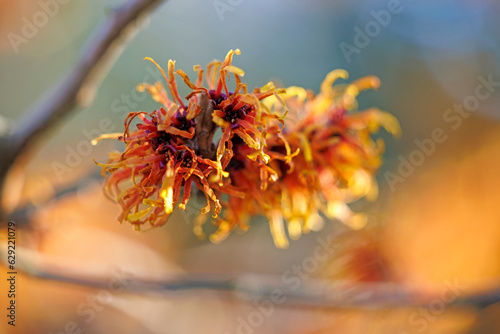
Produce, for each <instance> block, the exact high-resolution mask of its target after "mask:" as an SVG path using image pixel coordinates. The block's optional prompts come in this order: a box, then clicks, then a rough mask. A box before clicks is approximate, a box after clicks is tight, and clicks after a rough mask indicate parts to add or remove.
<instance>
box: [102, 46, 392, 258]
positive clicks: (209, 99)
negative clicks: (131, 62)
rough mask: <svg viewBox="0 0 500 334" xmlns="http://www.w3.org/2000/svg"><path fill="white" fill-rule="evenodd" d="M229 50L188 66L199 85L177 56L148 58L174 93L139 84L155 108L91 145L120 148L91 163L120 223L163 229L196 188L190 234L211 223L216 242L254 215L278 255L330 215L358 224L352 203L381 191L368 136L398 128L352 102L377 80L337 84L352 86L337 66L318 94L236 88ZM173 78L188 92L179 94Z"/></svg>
mask: <svg viewBox="0 0 500 334" xmlns="http://www.w3.org/2000/svg"><path fill="white" fill-rule="evenodd" d="M235 54H240V51H239V50H235V51H233V50H230V51H229V52H228V54H227V55H226V57H225V60H224V61H223V62H219V61H213V62H211V63H210V64H209V65H208V66H207V67H206V70H205V69H202V68H201V66H199V65H196V66H194V68H193V69H194V71H195V72H196V73H197V78H196V80H194V81H191V79H190V78H189V76H188V75H187V74H186V73H185V72H183V71H182V70H177V71H176V70H175V62H174V61H172V60H170V61H169V63H168V70H167V73H165V72H164V71H163V69H162V68H161V67H160V66H159V65H158V64H156V62H154V61H153V60H152V59H150V58H147V59H148V60H150V61H152V62H154V63H155V64H156V65H157V67H158V68H159V70H160V71H161V73H162V74H163V76H164V78H165V81H166V83H167V87H168V91H169V92H170V96H171V97H169V94H168V93H167V90H166V89H165V88H164V86H163V85H162V84H161V83H160V82H157V83H155V84H154V85H151V84H141V85H139V86H138V89H139V90H142V91H144V90H146V91H148V92H149V93H150V94H151V96H152V97H153V99H154V100H155V101H156V102H158V103H159V104H160V105H161V107H160V108H159V109H158V110H154V111H153V112H151V113H146V112H133V113H130V114H129V115H128V117H127V118H126V120H125V129H124V132H123V134H108V135H103V136H101V138H98V139H103V138H116V139H118V140H119V141H122V142H123V143H124V144H125V149H124V151H123V152H122V153H120V152H112V153H110V154H109V160H108V161H107V162H106V163H97V164H98V165H99V166H101V167H102V168H103V174H104V175H105V176H106V177H107V179H106V182H105V192H106V194H107V196H108V197H109V198H111V199H112V200H114V201H116V202H118V203H119V204H120V206H121V207H122V213H121V215H120V217H119V220H120V221H121V222H123V221H127V222H130V223H131V224H133V225H134V226H135V227H136V228H137V229H139V228H140V227H141V226H142V225H144V224H147V225H148V226H160V225H163V224H164V223H165V222H166V221H167V219H168V217H169V216H170V214H171V213H172V212H173V210H174V208H175V207H176V206H178V207H179V208H180V209H185V208H186V205H187V203H188V201H189V198H190V195H191V193H192V192H193V191H195V190H194V189H196V191H199V192H201V193H203V194H204V195H205V197H206V199H207V205H206V206H205V207H204V208H203V209H202V210H201V212H200V215H199V217H198V218H197V219H196V220H195V221H194V222H193V231H194V233H195V234H196V235H198V236H199V237H204V236H205V233H204V229H203V227H202V226H203V224H204V223H205V222H206V221H209V220H211V222H212V224H213V225H215V227H216V230H215V232H213V233H212V234H210V240H211V241H212V242H220V241H222V240H224V239H225V238H227V236H228V235H229V234H230V233H231V232H232V231H233V230H235V229H240V230H247V229H248V228H249V226H250V222H251V219H252V218H253V217H255V216H257V215H260V216H264V217H266V218H267V219H268V221H269V224H270V230H271V234H272V236H273V239H274V242H275V245H276V246H277V247H279V248H286V247H287V246H288V237H290V238H291V239H297V238H299V237H300V236H301V235H302V234H303V233H308V232H309V231H314V230H318V229H320V228H321V227H322V225H323V223H324V222H323V221H324V218H325V217H326V218H329V219H339V220H340V221H342V222H344V223H345V224H347V225H349V226H351V227H353V228H362V227H363V226H364V224H365V223H366V218H365V217H364V216H363V215H362V214H356V213H353V212H352V211H351V210H350V209H349V206H348V203H350V202H352V201H355V200H357V199H359V198H362V197H367V198H369V199H370V198H374V197H375V196H376V194H377V186H376V181H375V177H374V175H375V172H376V171H377V169H378V168H379V167H380V165H381V155H382V153H383V142H382V141H381V140H377V141H375V140H374V139H372V134H373V133H375V132H376V131H378V129H379V127H384V128H385V129H386V130H388V131H389V132H390V133H393V134H395V135H398V134H399V131H400V130H399V125H398V122H397V120H396V119H395V118H394V117H393V116H391V115H390V114H388V113H386V112H383V111H380V110H378V109H375V108H372V109H368V110H363V111H358V106H357V101H356V98H357V95H358V94H359V93H360V92H361V91H363V90H366V89H373V88H378V86H379V80H378V79H377V78H376V77H373V76H369V77H365V78H361V79H358V80H356V81H354V82H352V83H350V84H341V85H334V82H335V81H336V80H337V79H339V78H342V79H347V73H346V72H345V71H342V70H336V71H332V72H331V73H329V74H328V75H327V76H326V78H325V80H324V81H323V83H322V85H321V90H320V93H319V94H318V95H314V93H312V91H310V90H306V89H304V88H301V87H289V88H287V89H286V90H285V89H277V88H276V87H274V85H273V84H272V83H268V84H266V85H264V86H263V87H261V88H255V89H254V90H253V91H249V90H248V89H247V86H246V84H244V83H243V82H242V81H241V78H242V77H243V76H244V71H243V70H242V69H240V68H238V67H235V66H234V65H232V60H233V56H234V55H235ZM175 75H178V76H179V77H180V78H182V80H183V81H184V83H185V84H186V85H187V87H188V88H189V89H190V90H191V92H190V93H189V94H188V95H187V96H186V97H185V98H184V99H183V98H181V97H180V96H179V93H178V90H177V82H176V78H175ZM233 80H234V83H233V85H232V88H229V87H228V82H230V81H233ZM204 81H206V86H205V85H204ZM135 121H138V123H137V124H136V125H135V128H136V129H134V130H132V124H133V122H135ZM216 138H218V140H214V139H216ZM193 184H194V185H195V187H194V189H192V188H193ZM209 212H212V215H208V213H209ZM221 212H222V214H220V213H221ZM219 214H220V215H219ZM210 217H212V218H210Z"/></svg>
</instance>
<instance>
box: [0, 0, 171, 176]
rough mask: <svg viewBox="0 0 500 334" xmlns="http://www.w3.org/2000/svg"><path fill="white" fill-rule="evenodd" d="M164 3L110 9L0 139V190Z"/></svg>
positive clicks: (154, 0)
mask: <svg viewBox="0 0 500 334" xmlns="http://www.w3.org/2000/svg"><path fill="white" fill-rule="evenodd" d="M162 1H164V0H130V1H128V2H127V3H126V4H124V5H123V6H121V7H119V8H116V9H113V10H111V11H110V12H109V14H108V17H107V18H106V19H105V20H104V22H103V23H102V24H101V25H99V26H98V27H97V28H96V30H95V32H94V37H93V39H92V40H91V41H90V42H89V43H88V44H87V46H86V47H85V48H84V49H83V50H82V51H81V53H80V57H79V59H78V60H77V62H76V63H75V65H74V67H73V68H71V69H70V70H69V72H68V74H67V75H66V76H65V77H64V78H63V79H62V80H60V81H59V83H58V84H56V86H55V87H54V88H53V89H52V90H51V92H50V93H49V94H48V95H47V96H48V97H47V98H46V99H44V100H43V101H41V102H38V103H36V104H35V105H34V106H33V107H32V108H31V110H29V111H28V112H27V113H25V115H24V117H22V118H21V119H20V120H19V121H18V122H16V126H15V127H14V130H13V132H12V133H11V135H10V136H7V137H4V138H0V153H1V155H2V159H0V160H1V162H0V186H2V185H3V183H4V182H3V181H4V179H5V177H6V176H7V173H8V171H9V169H10V168H11V167H12V165H13V164H14V162H15V161H16V160H17V159H18V158H19V157H20V156H22V155H23V154H25V153H26V152H27V151H28V150H29V149H30V148H31V147H32V146H33V144H34V143H36V142H37V141H38V139H39V138H40V135H42V134H44V133H46V132H47V131H48V130H49V129H51V128H52V127H53V125H55V124H57V123H58V121H60V120H61V118H62V117H63V116H66V115H67V114H68V113H69V112H70V111H72V110H73V109H75V108H76V107H82V106H88V105H89V104H90V103H91V102H92V101H93V99H94V96H95V93H96V91H97V88H98V87H99V85H100V83H101V82H102V80H103V79H104V78H105V76H106V75H107V73H108V72H109V70H110V68H111V67H112V65H113V64H114V62H115V61H116V59H117V58H118V57H119V55H120V54H121V52H122V51H123V49H124V46H125V45H126V43H127V42H128V41H130V39H131V38H132V37H133V36H134V34H135V32H136V31H137V30H138V28H140V21H141V19H143V18H144V17H145V15H146V14H147V13H149V12H150V11H152V10H153V9H154V8H155V7H156V6H158V5H159V4H160V3H161V2H162Z"/></svg>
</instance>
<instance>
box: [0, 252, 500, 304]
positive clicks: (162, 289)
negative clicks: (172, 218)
mask: <svg viewBox="0 0 500 334" xmlns="http://www.w3.org/2000/svg"><path fill="white" fill-rule="evenodd" d="M20 252H22V253H23V261H22V263H21V264H20V266H19V268H18V271H19V272H24V273H25V274H28V275H30V276H33V277H37V278H41V279H49V280H53V281H58V282H61V283H67V284H77V285H79V286H88V287H93V288H98V289H106V288H108V287H109V285H110V282H111V281H113V279H112V278H111V277H106V275H104V274H103V273H100V272H96V271H95V270H89V269H87V270H86V269H82V268H81V267H80V266H78V267H77V266H72V265H70V264H68V263H67V262H66V261H61V260H58V259H56V258H52V257H51V256H49V255H40V254H38V253H37V252H36V251H32V250H29V249H26V248H21V249H20ZM2 258H7V257H6V256H3V257H2ZM127 277H128V278H127V284H126V288H125V289H124V290H123V292H124V293H141V294H144V293H154V294H164V295H165V294H172V293H175V292H182V291H194V290H211V291H219V292H221V293H226V294H227V295H226V296H227V297H228V298H235V299H239V300H241V301H243V302H245V301H252V300H255V299H258V300H271V301H272V300H275V299H279V300H280V302H279V304H283V306H290V307H320V308H325V309H394V308H400V307H419V306H426V305H430V304H432V303H433V302H435V301H442V300H443V293H442V292H440V293H436V292H430V291H426V290H423V289H416V288H409V287H404V286H401V285H398V284H395V283H391V282H373V283H359V282H351V281H348V280H334V281H332V280H328V279H307V280H306V281H302V282H301V284H300V285H299V286H293V287H290V286H287V285H286V284H285V283H284V280H283V277H282V276H279V275H265V274H256V273H240V274H204V273H201V274H194V273H182V274H175V275H172V276H170V277H166V278H157V277H144V276H142V277H141V276H137V275H136V274H134V273H132V272H130V273H127ZM448 283H449V285H450V286H456V288H457V289H460V286H459V284H456V283H457V282H448ZM276 296H279V297H276ZM447 299H448V300H446V302H443V305H445V306H447V307H466V308H467V307H472V308H483V307H487V306H489V305H491V304H494V303H497V302H499V301H500V287H498V286H497V287H494V288H493V289H490V290H484V291H476V292H472V293H468V294H457V295H456V297H453V298H447Z"/></svg>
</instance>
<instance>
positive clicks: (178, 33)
mask: <svg viewBox="0 0 500 334" xmlns="http://www.w3.org/2000/svg"><path fill="white" fill-rule="evenodd" d="M50 2H51V1H49V0H46V1H44V0H39V1H38V0H37V1H35V0H18V1H6V0H1V1H0V36H2V38H0V100H1V101H2V106H1V107H0V116H1V119H0V130H1V131H2V133H6V132H7V133H8V131H9V129H10V128H11V125H12V124H13V123H15V122H16V120H18V119H19V118H20V117H21V116H22V115H23V114H24V113H25V112H26V111H27V110H29V109H30V108H32V107H33V106H36V105H37V103H39V102H37V101H40V98H43V96H44V94H46V93H47V92H48V91H49V90H50V87H52V86H53V85H54V84H56V83H57V82H58V80H59V79H60V78H61V76H62V75H64V74H65V73H67V72H68V71H71V67H72V65H73V64H74V62H75V60H76V58H77V55H78V54H79V50H80V49H81V48H82V47H83V46H84V45H86V43H88V41H89V38H90V37H91V36H93V34H96V33H98V32H96V31H95V28H96V27H97V25H98V24H99V22H100V21H101V20H103V19H104V18H105V16H106V13H107V12H108V11H109V9H110V8H112V7H113V6H116V5H119V4H122V3H123V2H124V1H118V0H116V1H111V0H105V1H96V0H88V1H77V0H73V1H67V2H66V3H64V4H62V2H64V1H61V3H59V2H56V4H57V6H55V7H50V8H52V9H50V8H49V9H47V8H48V7H46V4H47V3H50ZM52 3H54V2H52ZM41 12H42V13H43V12H46V13H49V14H51V15H45V17H48V19H47V20H46V21H43V20H41V18H43V16H44V15H43V14H40V13H41ZM499 15H500V4H499V3H498V2H496V1H493V0H491V1H487V0H482V1H481V0H478V1H465V0H461V1H460V0H456V1H451V0H450V1H444V0H443V1H411V0H401V1H395V0H388V1H385V0H384V1H379V0H373V1H368V0H366V1H361V0H356V1H349V2H345V1H320V0H313V1H307V2H306V1H298V0H288V1H285V0H276V1H262V0H254V1H245V0H241V1H229V0H215V1H212V0H210V1H202V0H193V1H180V0H170V1H166V2H165V3H164V4H163V5H161V6H160V7H159V8H158V9H157V10H156V11H155V12H154V13H153V14H152V15H151V17H150V19H149V20H148V22H146V24H145V27H144V28H143V29H142V30H141V31H140V32H139V33H138V35H137V36H136V37H135V39H133V41H132V42H131V43H130V44H129V45H128V46H127V47H126V49H125V50H124V52H123V54H122V55H121V57H120V58H119V59H118V61H117V62H116V64H115V65H114V66H113V68H112V69H111V71H110V73H109V75H108V76H107V77H106V79H105V80H104V81H103V83H102V85H101V86H100V88H99V90H98V93H97V97H96V100H95V101H94V103H93V104H92V105H91V106H90V107H88V108H80V109H79V110H75V111H74V112H73V113H72V114H71V115H70V116H69V117H67V118H64V119H61V121H60V124H58V126H57V128H54V129H53V130H51V132H50V133H49V134H48V135H47V136H46V137H45V138H44V140H43V141H40V143H38V149H37V150H36V152H34V154H33V155H32V156H31V157H30V159H29V161H28V162H27V164H26V166H25V169H24V171H23V173H21V174H20V175H10V176H9V180H8V182H7V185H6V188H5V190H4V191H5V192H6V194H7V197H6V198H5V199H4V203H3V206H4V207H5V208H10V209H12V208H14V207H16V206H20V205H22V206H28V208H29V214H28V217H29V224H28V223H23V224H21V225H22V226H19V227H18V243H19V245H20V246H21V247H23V249H22V251H18V261H24V262H23V263H24V265H25V266H27V267H28V268H29V267H30V266H34V265H35V264H34V263H35V262H36V261H38V260H37V259H38V258H37V257H35V255H34V254H38V256H41V258H40V261H42V260H43V261H46V262H43V263H49V264H52V265H53V266H55V265H60V264H64V265H65V266H67V267H66V268H67V269H68V270H72V269H78V270H79V271H80V272H85V273H89V274H92V273H95V274H97V275H102V276H105V277H109V278H110V280H113V279H114V278H116V276H117V275H118V276H120V277H121V276H126V277H139V278H141V277H143V278H164V277H169V275H172V274H180V273H231V274H237V275H243V276H244V275H247V274H248V273H261V274H270V275H278V276H277V277H283V275H285V276H286V275H288V274H289V270H290V268H293V266H294V265H295V266H301V265H302V264H305V262H304V261H305V259H308V258H310V257H311V256H313V254H314V250H315V248H316V247H317V246H318V240H328V242H329V243H331V244H332V249H333V251H332V252H331V254H330V257H329V258H328V259H327V260H324V261H319V262H318V263H317V264H318V265H317V268H315V269H314V270H310V271H308V272H307V275H306V276H307V277H305V278H304V279H302V278H301V279H300V282H301V284H302V283H303V284H305V283H304V282H306V281H308V280H310V279H312V278H321V279H327V280H331V281H332V282H335V281H337V280H348V281H352V282H355V283H359V284H364V283H367V282H393V283H395V284H398V285H399V286H403V287H408V288H411V289H414V288H416V289H419V290H421V291H426V292H429V293H436V294H437V295H441V296H445V295H447V296H456V297H460V296H463V295H466V294H469V293H475V292H476V291H482V290H483V289H488V288H491V287H495V286H498V284H499V283H500V210H499V205H500V196H499V195H498V189H499V187H500V172H499V170H500V169H499V168H500V124H499V122H500V109H499V106H500V69H499V61H500V47H499V45H498V43H499V41H500V36H499V35H500V24H499V23H498V22H499V20H498V18H499V17H500V16H499ZM36 20H39V21H36ZM40 20H41V21H40ZM36 22H38V23H37V25H36V26H34V25H33V23H36ZM29 25H32V26H33V27H34V29H31V30H30V28H29V27H28V26H29ZM235 48H239V49H240V50H241V52H242V55H241V56H236V57H235V59H234V64H235V65H236V66H238V67H241V68H243V69H244V70H245V72H246V75H245V81H246V82H247V84H248V86H249V87H255V86H262V85H264V84H265V83H267V82H268V81H269V80H272V81H274V82H276V83H278V84H281V85H283V86H285V87H286V86H291V85H299V86H303V87H308V88H311V89H313V90H315V91H316V92H317V91H318V90H319V85H320V83H321V81H322V80H323V78H324V76H325V75H326V73H328V72H329V71H330V70H332V69H335V68H343V69H346V70H347V71H348V72H349V73H350V78H351V79H356V78H359V77H361V76H365V75H369V74H374V75H377V76H378V77H379V78H380V79H381V82H382V86H381V88H380V89H379V90H378V91H369V92H365V93H363V94H362V95H361V96H360V109H363V108H368V107H372V106H377V107H379V108H381V109H382V110H386V111H389V112H390V113H392V114H393V115H395V116H396V117H397V118H398V119H399V121H400V123H401V127H402V129H403V136H402V138H400V139H399V140H396V139H393V138H391V137H390V136H388V135H386V134H385V133H381V134H380V136H381V137H382V138H384V139H385V140H386V153H385V155H384V159H385V164H384V166H383V168H382V169H381V170H380V172H379V174H378V181H379V186H380V196H379V199H378V200H376V201H375V202H372V203H367V202H364V201H360V202H358V203H354V204H353V205H352V208H353V209H354V210H356V211H364V212H366V213H368V215H369V223H368V225H367V227H366V228H365V229H364V230H362V231H350V230H349V229H347V228H346V227H344V226H342V225H341V223H339V222H336V221H333V222H329V223H328V224H326V226H325V228H324V229H323V230H322V231H321V232H316V233H311V234H309V235H306V236H304V237H302V238H301V239H300V240H298V241H293V242H292V243H291V245H290V248H289V249H287V250H278V249H275V247H274V245H273V242H272V239H271V236H270V233H269V231H268V225H267V223H266V222H265V221H262V220H259V219H256V220H255V222H254V224H253V226H252V228H251V229H250V230H249V231H248V232H247V233H245V234H233V235H231V236H230V237H229V238H228V239H227V240H226V241H224V242H223V243H221V244H219V245H214V244H210V243H209V242H208V241H200V240H198V239H196V238H195V237H194V236H193V235H192V233H191V229H192V221H191V220H192V217H193V215H192V214H190V211H189V210H192V212H194V211H195V210H196V209H199V206H200V205H202V204H200V203H198V204H197V203H196V200H193V201H192V203H191V207H190V208H189V209H188V212H187V213H179V212H176V213H175V214H174V216H173V217H172V218H171V219H170V220H169V222H168V224H167V225H166V226H164V227H162V228H160V229H156V230H153V231H148V232H141V233H138V232H134V231H132V229H131V227H130V226H128V225H120V224H118V223H117V221H116V217H117V216H118V214H119V208H118V206H117V205H115V204H113V203H111V202H110V201H108V200H106V199H104V197H103V196H102V192H101V183H102V179H101V178H100V176H99V173H100V171H99V168H98V167H97V166H95V164H94V162H93V161H92V159H95V160H97V161H103V160H105V159H106V154H107V152H108V151H110V150H112V149H113V148H115V147H118V146H115V143H113V142H112V141H103V142H101V143H100V144H99V145H97V146H92V147H90V146H89V145H88V142H89V138H90V139H91V138H94V137H96V136H98V135H99V134H101V133H103V132H119V131H121V130H122V124H123V119H124V117H125V116H126V114H127V113H128V112H131V111H137V110H144V111H148V112H149V111H151V110H153V109H154V108H155V107H156V103H155V102H154V101H152V100H151V99H150V98H149V97H147V96H146V95H144V94H138V93H136V92H135V86H136V85H137V84H138V83H140V82H144V81H146V82H150V83H153V82H154V81H155V80H156V79H157V78H158V73H157V71H156V70H155V69H154V68H153V67H152V66H151V65H150V64H149V63H148V62H146V61H143V58H144V57H152V58H153V59H155V60H156V61H157V62H158V63H159V64H161V65H163V66H164V67H166V64H167V62H168V60H169V59H174V60H177V63H176V66H177V68H182V69H183V70H184V71H185V72H186V73H188V74H191V73H192V72H191V67H192V65H194V64H200V65H202V66H204V65H206V64H207V63H208V62H210V61H211V60H213V59H223V57H224V56H225V54H226V53H227V51H228V50H229V49H235ZM155 76H156V77H155ZM179 86H180V87H181V95H182V94H184V93H186V92H187V91H186V90H183V89H184V88H183V85H182V84H179ZM110 124H111V125H110ZM61 192H62V193H63V195H60V196H57V197H55V196H54V194H58V193H61ZM197 205H198V207H197ZM192 212H191V213H192ZM4 232H5V231H4ZM2 269H5V270H4V271H6V268H5V267H2ZM117 273H118V274H117ZM287 273H288V274H287ZM127 275H128V276H127ZM295 277H296V276H295ZM288 278H290V277H288ZM125 281H126V280H125ZM1 282H2V283H1V288H2V291H1V295H2V300H4V299H3V298H4V295H5V293H4V291H7V286H6V285H5V280H4V279H3V278H2V280H1ZM285 283H286V282H285ZM332 284H333V283H332ZM285 286H286V285H285ZM18 291H19V296H18V300H17V305H18V318H17V324H16V328H15V330H13V329H12V327H11V326H8V325H7V324H6V321H5V318H4V315H3V314H2V318H3V319H4V320H2V322H1V323H0V331H3V332H5V333H33V332H37V333H63V332H66V333H72V332H73V330H75V328H79V329H81V330H82V333H107V332H121V333H196V332H204V333H337V332H338V333H398V334H402V333H492V332H496V331H500V323H499V321H498V315H499V314H500V305H498V304H493V305H488V306H487V307H481V308H477V307H450V308H446V309H445V310H444V309H442V308H440V307H441V306H440V305H443V303H444V304H446V299H444V300H441V303H439V300H438V302H436V303H434V304H427V305H419V306H415V307H404V308H396V307H393V308H377V307H375V308H371V309H369V310H365V309H358V310H357V309H354V310H332V309H321V308H314V307H308V308H304V307H293V306H286V304H284V305H275V306H276V307H275V308H274V309H273V311H272V312H270V314H269V315H266V314H264V313H265V312H264V313H262V314H263V316H261V318H259V316H256V315H255V314H260V313H258V312H262V311H259V310H260V309H259V307H258V306H256V305H257V304H255V302H254V301H252V300H246V301H245V300H243V301H242V300H240V299H238V298H228V297H227V296H224V295H222V294H221V293H219V292H214V291H210V290H206V291H205V290H195V291H188V292H186V291H184V292H182V293H171V294H155V293H146V292H144V293H131V292H127V291H126V284H125V291H118V290H117V289H111V288H110V289H108V290H105V292H102V289H95V288H91V287H84V286H79V285H75V284H69V283H63V282H60V281H54V280H50V279H38V278H34V277H31V276H29V275H23V274H19V276H18ZM106 291H107V292H106ZM442 298H444V297H442ZM5 300H6V299H5ZM5 303H7V302H5ZM5 303H4V302H2V306H1V307H2V308H4V306H5V305H6V304H5ZM260 319H262V321H261V320H260ZM75 333H76V331H75Z"/></svg>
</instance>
